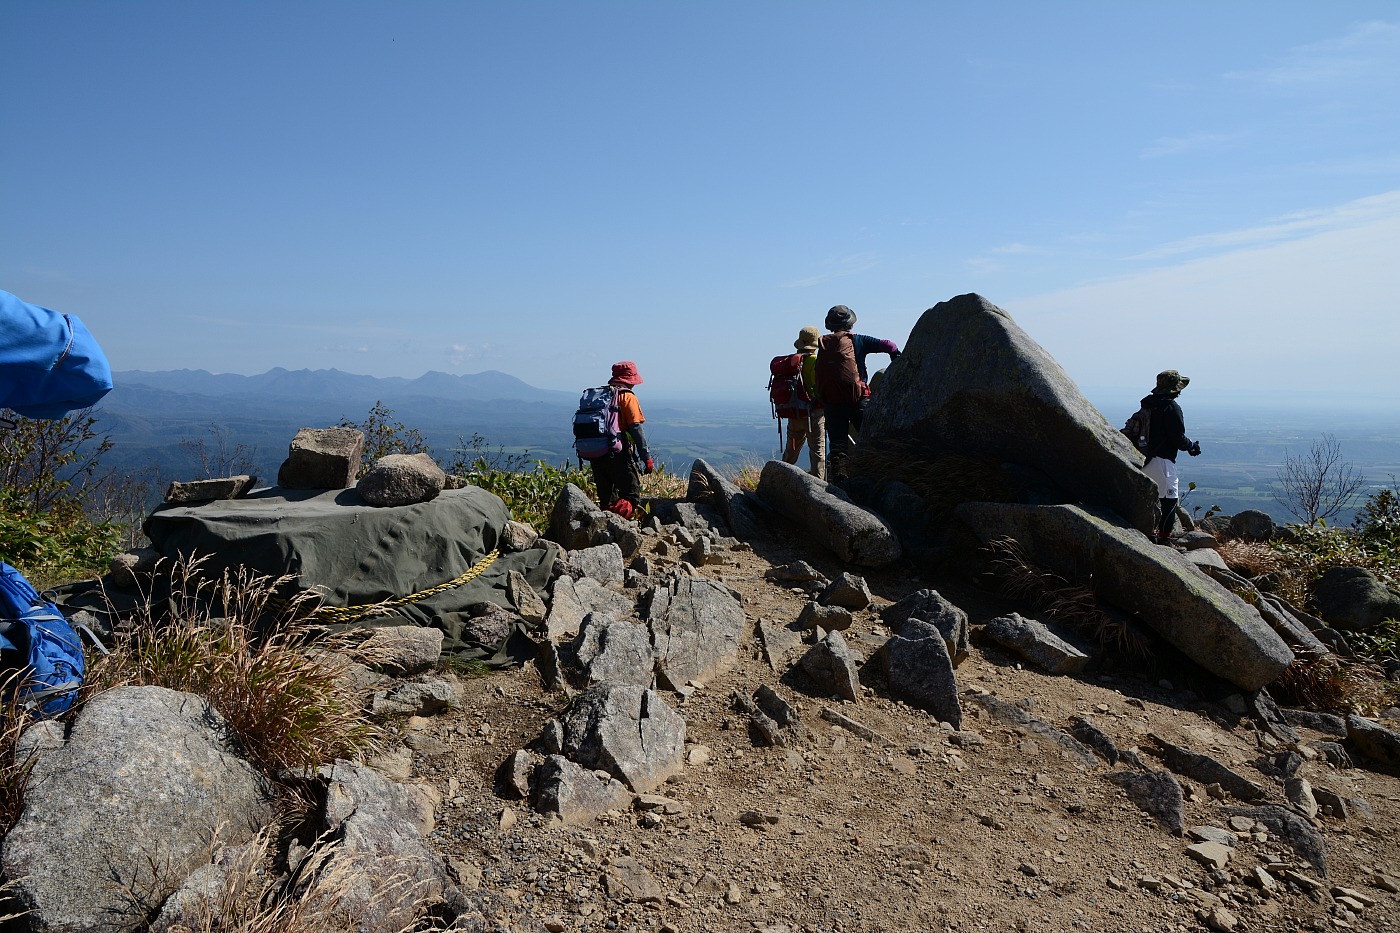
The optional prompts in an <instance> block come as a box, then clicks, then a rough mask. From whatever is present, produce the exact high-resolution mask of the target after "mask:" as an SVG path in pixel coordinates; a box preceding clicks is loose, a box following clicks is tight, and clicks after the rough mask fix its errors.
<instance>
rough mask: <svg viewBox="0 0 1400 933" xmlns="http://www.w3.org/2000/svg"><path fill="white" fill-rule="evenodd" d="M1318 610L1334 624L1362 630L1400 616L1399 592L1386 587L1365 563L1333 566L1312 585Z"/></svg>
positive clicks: (1346, 628) (1339, 626) (1348, 628)
mask: <svg viewBox="0 0 1400 933" xmlns="http://www.w3.org/2000/svg"><path fill="white" fill-rule="evenodd" d="M1313 605H1315V606H1316V607H1317V614H1318V615H1320V616H1322V618H1323V620H1324V621H1325V622H1326V623H1327V624H1328V625H1331V626H1333V627H1335V628H1339V629H1343V630H1345V631H1348V632H1363V631H1365V630H1366V629H1371V628H1375V627H1376V626H1377V625H1380V624H1381V623H1382V622H1384V621H1385V620H1386V619H1400V594H1397V593H1396V592H1395V591H1394V590H1389V589H1386V586H1385V584H1384V583H1382V582H1381V581H1380V580H1378V579H1377V578H1376V576H1375V574H1373V573H1371V572H1370V571H1369V570H1367V569H1366V568H1364V567H1331V568H1328V569H1327V570H1325V571H1323V574H1322V576H1321V577H1320V578H1319V579H1318V581H1317V586H1316V587H1315V588H1314V589H1313Z"/></svg>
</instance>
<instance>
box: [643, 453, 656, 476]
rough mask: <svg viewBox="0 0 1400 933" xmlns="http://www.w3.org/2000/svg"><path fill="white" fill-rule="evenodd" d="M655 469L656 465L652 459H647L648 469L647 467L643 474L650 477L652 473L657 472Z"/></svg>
mask: <svg viewBox="0 0 1400 933" xmlns="http://www.w3.org/2000/svg"><path fill="white" fill-rule="evenodd" d="M655 469H656V464H655V463H653V462H652V459H651V458H650V457H647V462H646V467H645V469H643V470H642V472H643V473H646V474H647V475H648V476H650V475H651V473H652V471H653V470H655Z"/></svg>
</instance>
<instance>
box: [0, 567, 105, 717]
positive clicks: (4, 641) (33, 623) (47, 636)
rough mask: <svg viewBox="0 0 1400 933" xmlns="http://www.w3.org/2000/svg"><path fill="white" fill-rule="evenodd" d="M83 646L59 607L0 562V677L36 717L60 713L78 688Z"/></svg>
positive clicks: (21, 576)
mask: <svg viewBox="0 0 1400 933" xmlns="http://www.w3.org/2000/svg"><path fill="white" fill-rule="evenodd" d="M83 672H84V665H83V645H82V642H81V641H80V640H79V638H78V633H77V632H76V631H74V630H73V626H71V625H69V624H68V620H66V619H65V618H63V613H61V612H59V611H58V607H57V606H55V605H54V604H53V603H51V602H49V601H48V600H46V599H44V598H43V597H42V596H40V595H39V594H38V592H37V591H36V590H35V589H34V587H33V586H32V585H31V584H30V582H29V581H28V580H26V579H25V578H24V574H22V573H20V572H19V571H18V570H16V569H15V568H13V567H11V566H10V565H9V564H7V563H5V562H4V561H0V675H3V676H4V677H6V678H13V679H10V680H8V681H7V685H8V688H9V689H11V690H13V691H14V696H15V699H16V700H17V701H18V702H19V703H20V704H22V705H23V706H25V707H27V708H28V709H31V710H35V711H37V712H38V713H39V715H41V716H57V715H59V714H60V713H64V712H66V711H67V710H68V708H69V707H70V706H72V705H73V701H74V700H75V699H77V697H78V688H79V687H81V686H82V685H83Z"/></svg>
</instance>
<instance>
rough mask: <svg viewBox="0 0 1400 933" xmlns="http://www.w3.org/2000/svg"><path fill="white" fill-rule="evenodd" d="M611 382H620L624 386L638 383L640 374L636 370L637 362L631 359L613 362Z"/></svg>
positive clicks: (640, 378) (639, 382)
mask: <svg viewBox="0 0 1400 933" xmlns="http://www.w3.org/2000/svg"><path fill="white" fill-rule="evenodd" d="M611 381H612V382H620V383H621V384H623V385H625V386H635V385H640V384H641V382H642V377H641V375H639V374H638V372H637V364H636V363H634V362H632V361H631V360H623V361H622V362H621V363H614V364H613V368H612V380H611Z"/></svg>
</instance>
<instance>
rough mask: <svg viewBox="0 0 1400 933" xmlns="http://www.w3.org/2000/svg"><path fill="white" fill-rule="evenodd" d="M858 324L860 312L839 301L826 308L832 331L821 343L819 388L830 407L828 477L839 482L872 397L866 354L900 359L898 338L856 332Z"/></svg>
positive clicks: (844, 475) (845, 475)
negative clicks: (853, 432)
mask: <svg viewBox="0 0 1400 933" xmlns="http://www.w3.org/2000/svg"><path fill="white" fill-rule="evenodd" d="M855 325H856V313H855V312H854V311H852V310H851V309H850V308H848V307H846V306H845V305H836V306H835V307H833V308H832V309H831V310H830V311H827V312H826V329H827V330H829V331H831V333H829V334H826V335H825V336H823V337H822V338H821V340H820V341H819V343H818V347H817V362H816V377H817V380H816V381H817V392H818V393H820V398H821V400H822V405H823V407H824V408H825V411H826V433H827V450H828V451H829V459H828V462H827V469H826V478H827V479H828V480H830V481H831V482H833V483H836V484H837V485H840V484H842V483H844V482H845V481H846V480H847V479H849V478H850V474H849V469H850V468H849V466H848V465H847V460H848V458H849V457H850V451H851V431H852V430H853V429H854V430H855V431H857V432H859V431H860V423H861V420H862V419H863V418H864V416H865V404H866V400H867V399H869V398H870V385H869V377H868V376H867V375H866V373H865V358H866V357H867V356H868V355H870V354H871V353H888V354H889V355H890V361H891V362H893V361H894V360H897V359H899V347H898V346H896V345H895V343H894V341H892V340H880V339H878V338H876V337H867V336H865V335H864V334H853V333H851V328H852V327H855Z"/></svg>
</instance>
